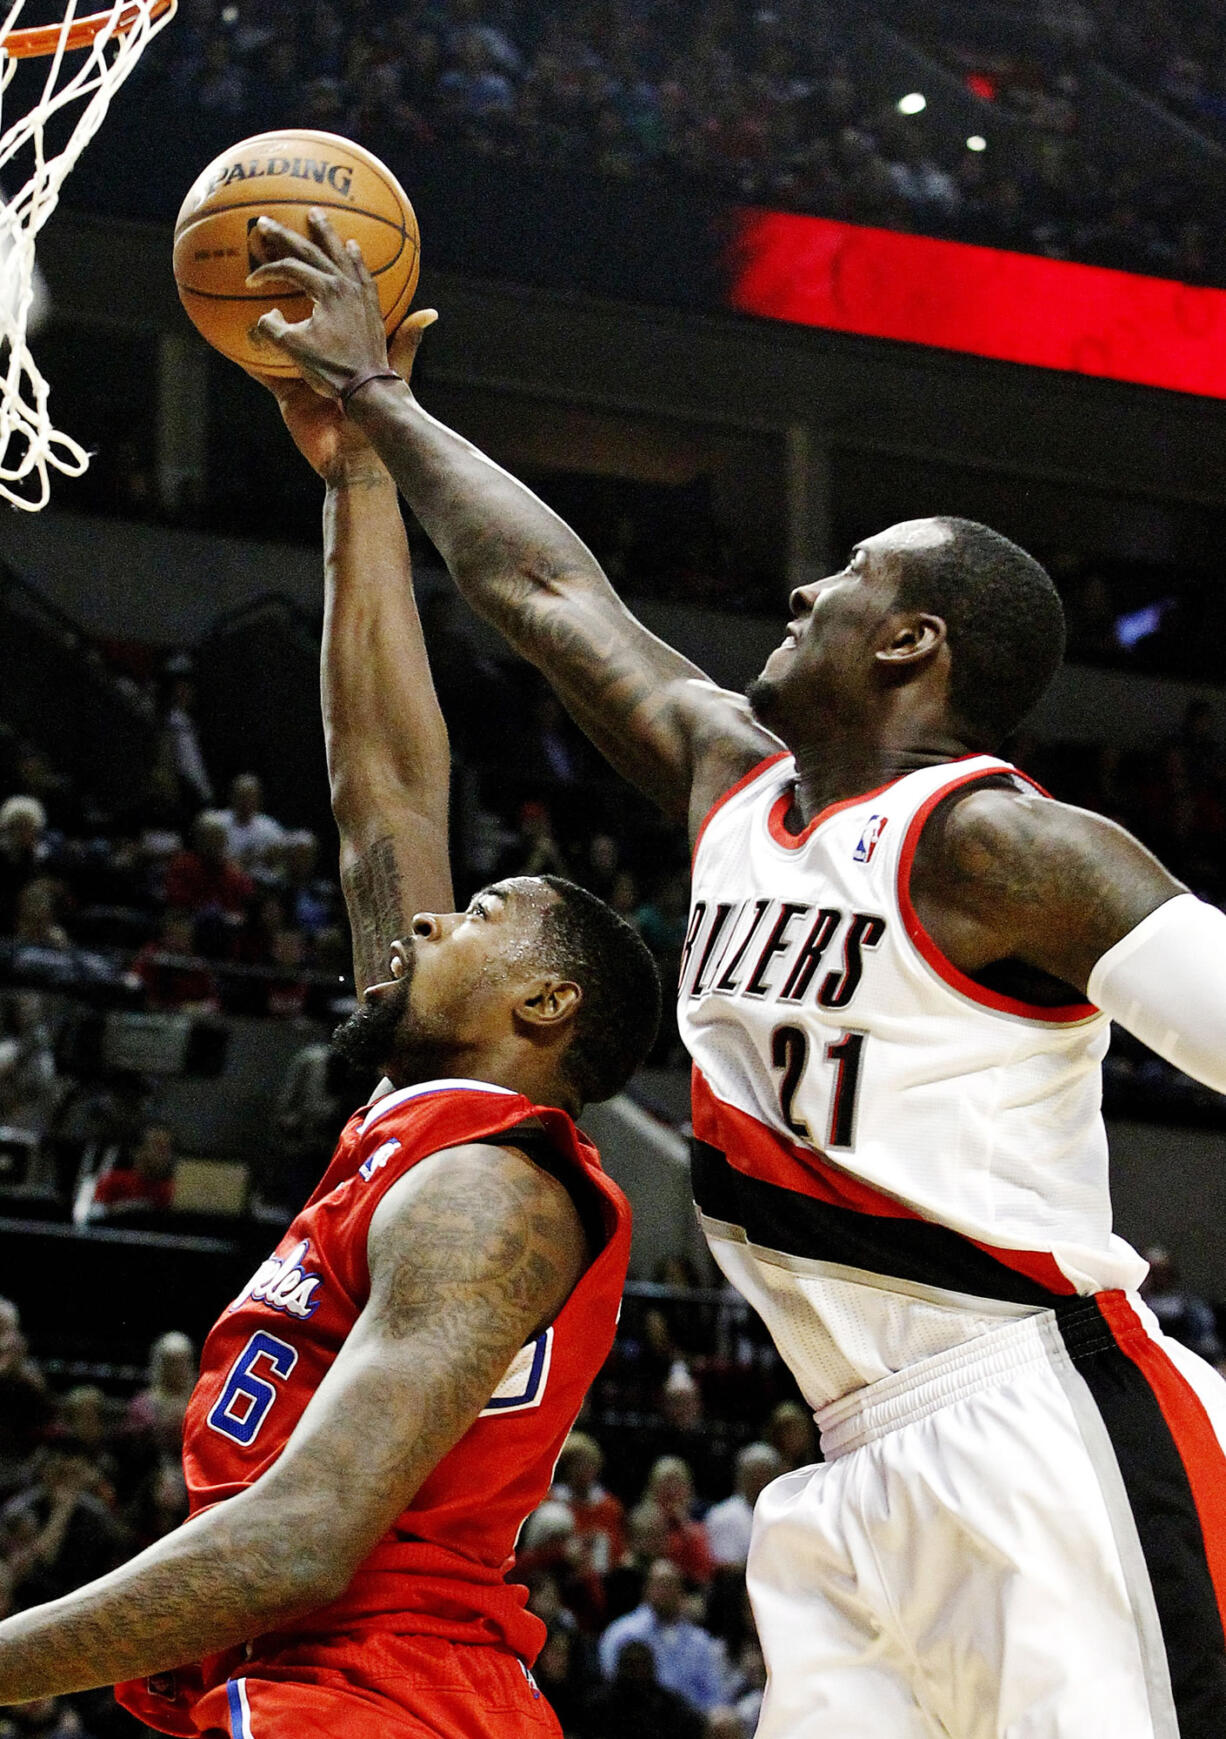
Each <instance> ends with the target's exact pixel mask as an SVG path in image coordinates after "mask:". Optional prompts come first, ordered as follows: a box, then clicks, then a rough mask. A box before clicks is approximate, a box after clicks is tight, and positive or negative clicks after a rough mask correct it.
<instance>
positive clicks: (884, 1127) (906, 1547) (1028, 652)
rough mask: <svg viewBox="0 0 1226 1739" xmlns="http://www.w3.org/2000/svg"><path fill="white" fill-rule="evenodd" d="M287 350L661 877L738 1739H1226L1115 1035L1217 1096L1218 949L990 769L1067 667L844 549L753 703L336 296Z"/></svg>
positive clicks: (1190, 1419) (1222, 1082) (313, 247)
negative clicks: (746, 1302) (680, 899)
mask: <svg viewBox="0 0 1226 1739" xmlns="http://www.w3.org/2000/svg"><path fill="white" fill-rule="evenodd" d="M267 236H268V240H269V242H270V243H271V244H272V245H273V246H275V247H276V248H278V249H283V250H284V251H285V254H286V255H287V256H288V257H287V258H283V259H281V260H279V261H278V267H277V269H278V275H279V276H285V277H290V278H293V279H294V280H295V281H297V282H298V283H299V284H301V286H302V287H303V288H304V289H305V290H306V291H307V292H308V293H309V294H311V296H312V297H313V298H314V302H315V311H314V313H313V315H312V317H311V318H310V319H309V320H307V321H305V322H303V323H301V324H300V325H299V326H297V327H294V328H286V327H285V323H284V322H283V321H282V320H281V319H280V317H279V316H275V315H273V316H267V317H266V319H267V320H268V321H269V323H270V329H271V330H273V331H275V332H276V334H277V336H278V337H279V338H280V339H281V341H282V342H283V344H284V346H285V348H286V349H287V350H288V351H290V353H291V354H293V355H294V356H295V358H296V359H297V360H298V362H299V364H300V366H301V367H302V369H303V372H304V374H306V376H307V378H308V379H309V380H310V381H311V382H312V384H313V385H315V386H316V388H317V390H319V391H321V392H324V393H326V394H330V395H332V396H334V397H341V398H342V399H343V401H344V402H346V403H347V406H348V411H349V415H350V416H351V417H353V418H354V419H355V421H357V422H358V423H359V424H360V425H361V427H362V429H363V430H364V432H365V433H366V435H367V436H368V438H369V439H370V440H371V441H372V442H373V444H374V445H375V447H376V448H377V449H378V451H379V452H380V454H381V456H382V457H383V459H384V460H385V462H386V463H387V465H388V466H389V468H390V469H391V471H392V472H393V474H394V475H395V477H396V479H397V481H398V483H399V484H400V486H401V489H402V491H403V493H404V494H405V496H406V497H407V499H408V501H409V503H410V505H411V506H412V508H413V509H414V511H415V512H416V514H417V516H418V518H419V519H420V520H421V522H422V524H423V526H424V527H425V529H426V531H427V532H428V533H429V535H430V537H431V538H432V539H433V541H434V543H435V545H436V547H437V548H438V549H439V551H440V552H441V554H442V555H443V557H444V559H445V560H446V561H447V564H448V566H449V567H450V569H451V571H452V573H453V575H454V576H455V578H456V580H457V582H458V584H459V586H460V588H461V590H462V591H463V592H464V594H465V595H466V596H467V597H468V598H469V600H470V601H471V602H472V603H473V604H474V605H475V607H476V608H477V609H478V610H480V611H481V612H482V613H483V614H484V615H485V616H487V617H488V618H489V619H490V620H491V621H493V622H494V623H495V624H496V625H497V626H498V627H499V628H500V629H501V630H502V631H503V632H504V633H505V634H506V635H507V637H508V638H509V639H510V640H511V641H512V642H513V643H514V644H515V645H516V646H517V647H518V648H519V649H520V650H521V651H522V652H523V653H524V654H525V655H526V656H527V657H528V658H530V659H531V660H532V661H533V662H534V663H536V664H537V665H539V666H540V668H541V669H542V670H543V671H544V672H545V673H546V675H547V676H548V677H549V679H550V680H551V682H552V683H553V685H554V687H555V688H556V689H557V691H558V693H559V695H560V696H561V697H562V699H563V700H564V701H565V703H566V705H567V706H568V708H569V709H570V711H571V712H572V713H573V715H574V716H575V718H576V719H577V720H578V721H579V723H580V724H581V725H582V726H583V728H584V729H585V730H586V731H587V732H588V734H589V735H590V736H591V737H592V738H593V740H594V741H595V742H596V743H597V745H598V746H599V747H600V748H601V749H602V750H603V751H604V752H605V754H606V755H607V756H608V758H609V759H610V761H611V762H612V763H613V764H614V766H616V767H618V768H619V769H620V770H621V771H622V772H623V773H625V774H626V776H627V777H628V778H630V779H631V780H632V781H633V782H634V783H636V784H637V785H638V786H639V787H640V788H641V789H642V790H644V791H646V792H647V793H648V794H649V795H651V796H652V797H653V798H655V799H656V800H657V801H658V802H659V803H660V805H661V807H662V808H663V809H664V810H665V811H666V812H667V813H670V814H673V815H677V816H679V817H680V816H687V817H688V819H689V822H690V827H691V833H692V836H693V837H694V840H695V857H694V905H693V909H692V914H691V920H690V928H689V934H688V938H687V941H686V947H685V955H684V964H683V968H682V974H681V984H680V995H681V1014H680V1018H681V1025H682V1031H683V1033H684V1035H685V1038H686V1041H687V1044H688V1045H689V1047H690V1049H691V1052H692V1054H693V1056H694V1059H695V1063H696V1070H695V1096H694V1127H695V1133H696V1136H697V1138H698V1139H697V1143H696V1158H695V1169H694V1185H695V1197H696V1200H697V1203H698V1206H699V1209H700V1212H701V1215H702V1219H703V1223H704V1226H705V1228H706V1231H707V1234H708V1237H709V1239H710V1241H711V1247H712V1250H713V1252H714V1254H715V1257H716V1259H717V1261H718V1262H719V1263H720V1265H721V1267H722V1268H723V1269H724V1271H725V1273H726V1274H728V1275H729V1277H730V1278H731V1279H732V1280H733V1281H734V1282H735V1283H736V1285H737V1286H738V1287H740V1289H741V1290H742V1291H743V1292H744V1293H745V1295H746V1297H748V1298H749V1299H750V1300H751V1301H752V1302H753V1304H754V1305H755V1306H756V1307H757V1308H758V1310H759V1311H760V1312H761V1313H762V1315H763V1317H764V1319H765V1320H766V1322H767V1323H768V1325H769V1327H770V1329H771V1331H772V1333H773V1335H774V1337H775V1339H776V1342H777V1344H778V1346H779V1348H780V1351H781V1352H782V1354H783V1356H784V1358H785V1359H786V1360H787V1362H788V1364H789V1365H790V1367H791V1369H792V1370H793V1372H794V1373H795V1375H796V1377H797V1380H798V1382H799V1383H800V1386H801V1388H802V1389H803V1391H804V1393H805V1395H806V1397H807V1398H808V1400H809V1402H810V1404H811V1405H812V1407H813V1408H814V1411H815V1413H816V1415H817V1418H818V1422H819V1425H820V1427H821V1432H822V1447H823V1451H824V1454H825V1457H826V1459H825V1461H824V1463H823V1464H822V1465H821V1466H819V1467H816V1468H809V1469H802V1470H800V1471H799V1472H796V1473H791V1474H787V1475H785V1476H784V1477H783V1478H782V1479H780V1480H778V1481H776V1482H775V1483H774V1484H773V1485H771V1486H770V1487H768V1488H767V1490H766V1492H765V1493H764V1494H763V1497H762V1498H761V1500H760V1502H759V1507H758V1517H757V1521H756V1524H755V1537H754V1544H753V1547H752V1550H751V1555H750V1564H749V1580H750V1589H751V1593H752V1595H753V1599H754V1609H755V1613H756V1616H757V1620H758V1624H759V1628H760V1631H761V1634H762V1639H763V1645H764V1648H765V1650H766V1654H767V1661H768V1666H769V1669H770V1683H769V1686H768V1690H767V1695H766V1700H765V1705H764V1709H763V1715H762V1722H761V1726H760V1728H759V1734H760V1736H761V1739H836V1736H837V1739H869V1736H870V1735H871V1739H934V1736H938V1735H939V1736H944V1739H1107V1736H1108V1735H1109V1736H1110V1739H1210V1736H1212V1739H1221V1735H1222V1734H1223V1733H1226V1641H1224V1633H1223V1613H1224V1612H1226V1457H1224V1455H1223V1449H1222V1444H1223V1442H1224V1441H1226V1384H1223V1383H1222V1381H1221V1380H1220V1379H1219V1378H1218V1377H1217V1376H1216V1374H1215V1373H1214V1372H1213V1371H1212V1370H1210V1368H1209V1367H1208V1366H1207V1365H1205V1364H1203V1363H1202V1362H1201V1361H1199V1360H1197V1359H1195V1358H1194V1357H1193V1356H1192V1355H1191V1354H1189V1353H1187V1352H1185V1351H1184V1349H1182V1348H1181V1347H1179V1346H1177V1345H1175V1344H1174V1343H1171V1342H1169V1341H1167V1340H1165V1339H1164V1338H1163V1336H1162V1335H1161V1333H1160V1331H1159V1329H1158V1326H1157V1324H1156V1322H1155V1321H1154V1319H1153V1317H1152V1316H1151V1315H1150V1313H1149V1312H1148V1311H1147V1310H1146V1308H1145V1306H1144V1305H1143V1304H1142V1303H1141V1302H1140V1300H1139V1299H1138V1297H1137V1295H1136V1290H1135V1289H1136V1287H1137V1285H1138V1283H1139V1282H1140V1280H1141V1278H1142V1276H1143V1274H1144V1271H1145V1269H1144V1264H1143V1263H1142V1262H1141V1260H1140V1258H1139V1257H1137V1256H1136V1254H1135V1253H1134V1252H1133V1251H1132V1250H1130V1249H1129V1248H1128V1247H1127V1246H1126V1245H1124V1244H1123V1243H1122V1242H1121V1241H1120V1240H1118V1239H1117V1238H1115V1237H1114V1236H1113V1234H1112V1232H1111V1209H1110V1199H1109V1194H1108V1187H1107V1155H1106V1142H1105V1138H1104V1133H1103V1127H1102V1122H1101V1118H1100V1114H1099V1096H1100V1080H1099V1064H1100V1062H1101V1059H1102V1055H1103V1052H1104V1051H1105V1049H1106V1046H1107V1040H1108V1017H1109V1016H1110V1017H1112V1018H1115V1019H1117V1020H1119V1021H1120V1022H1121V1023H1122V1024H1123V1025H1125V1026H1126V1027H1128V1028H1129V1030H1130V1031H1132V1032H1133V1033H1135V1034H1136V1035H1137V1036H1138V1037H1140V1038H1141V1039H1143V1040H1144V1041H1145V1042H1146V1043H1148V1044H1150V1045H1152V1046H1153V1048H1154V1049H1155V1050H1157V1051H1159V1052H1160V1053H1161V1054H1162V1055H1163V1056H1165V1057H1167V1058H1168V1059H1170V1060H1171V1061H1172V1062H1174V1063H1176V1064H1178V1066H1179V1067H1181V1068H1183V1069H1185V1070H1187V1071H1188V1072H1189V1073H1190V1074H1192V1075H1194V1076H1195V1077H1196V1078H1197V1079H1198V1080H1201V1081H1204V1082H1206V1083H1208V1084H1209V1085H1211V1086H1213V1087H1215V1088H1216V1089H1217V1090H1218V1091H1226V916H1224V915H1223V914H1222V913H1220V912H1217V911H1216V910H1214V909H1213V908H1210V907H1208V906H1206V905H1204V904H1202V902H1200V901H1198V900H1196V899H1194V898H1193V897H1192V896H1191V895H1189V894H1188V893H1187V891H1186V889H1184V888H1183V887H1182V886H1181V885H1180V884H1179V883H1178V882H1177V881H1175V880H1174V879H1173V878H1172V877H1171V876H1170V875H1168V874H1167V872H1166V871H1165V870H1164V869H1163V868H1162V866H1161V865H1160V864H1159V863H1158V862H1157V861H1156V860H1155V859H1154V858H1153V857H1152V856H1151V855H1150V854H1149V853H1148V852H1147V851H1145V850H1144V849H1143V848H1142V847H1141V846H1140V845H1139V844H1138V843H1137V842H1136V841H1135V840H1134V839H1132V838H1131V837H1130V836H1129V835H1128V834H1126V833H1125V832H1124V831H1123V830H1122V829H1120V828H1119V827H1116V826H1115V825H1114V824H1112V823H1111V822H1108V821H1106V820H1104V819H1103V818H1101V817H1099V816H1095V815H1090V814H1087V813H1085V812H1083V811H1078V810H1074V809H1070V808H1068V807H1067V806H1065V805H1063V804H1060V803H1056V802H1053V801H1052V800H1050V799H1049V798H1047V797H1045V796H1044V795H1043V794H1042V793H1041V792H1039V791H1038V790H1037V788H1036V787H1034V786H1033V784H1032V782H1031V781H1029V780H1028V779H1026V778H1025V777H1024V776H1023V775H1021V774H1019V773H1018V772H1017V771H1016V770H1015V769H1014V768H1012V767H1010V766H1009V765H1008V763H1006V762H1004V761H1001V760H999V759H997V758H996V757H995V756H994V754H993V753H992V750H993V749H994V747H995V746H996V745H997V744H998V743H999V742H1000V741H1002V740H1003V738H1004V737H1005V736H1006V735H1007V734H1008V732H1009V731H1010V730H1011V729H1012V728H1013V727H1014V726H1015V725H1016V724H1017V723H1018V721H1019V720H1020V719H1021V718H1022V717H1023V716H1024V714H1025V713H1026V712H1027V711H1028V709H1029V708H1030V706H1031V705H1033V703H1034V701H1035V700H1037V698H1038V697H1039V695H1040V694H1041V693H1042V692H1043V690H1044V689H1045V688H1046V686H1047V684H1048V682H1049V681H1050V679H1051V676H1052V674H1053V673H1054V671H1055V669H1056V667H1057V665H1058V663H1059V660H1060V657H1061V655H1062V651H1063V623H1062V617H1061V612H1060V606H1059V600H1058V598H1057V596H1056V593H1055V591H1054V588H1053V587H1052V585H1051V582H1050V580H1049V579H1048V577H1047V575H1046V574H1045V573H1044V572H1043V570H1042V568H1040V567H1039V566H1038V564H1037V563H1035V562H1034V561H1032V560H1031V558H1030V557H1029V556H1027V555H1026V554H1025V553H1024V552H1023V551H1021V550H1020V549H1018V548H1017V547H1016V546H1015V545H1013V544H1011V543H1009V542H1008V540H1006V539H1004V538H1002V537H1000V536H998V534H996V533H994V532H991V531H989V530H987V529H986V528H985V527H982V526H976V525H973V524H969V523H968V522H965V521H961V520H951V519H929V520H919V521H912V522H909V523H907V524H905V525H900V526H894V527H892V528H890V529H889V530H888V531H885V532H882V533H880V534H878V535H877V536H875V537H871V538H867V539H865V541H864V542H863V543H862V544H860V545H859V546H858V547H857V548H856V550H855V551H854V552H853V553H852V556H851V559H850V560H849V562H848V564H847V566H846V567H845V568H844V569H842V570H841V571H840V572H839V573H837V574H832V575H831V576H830V577H829V578H828V579H825V580H822V581H819V582H815V583H814V584H812V585H808V586H802V587H800V588H799V589H798V590H797V591H795V592H794V593H793V594H792V600H791V607H792V618H793V619H792V622H791V624H790V626H789V628H788V631H787V634H786V636H785V638H784V641H783V644H782V645H781V646H780V647H779V648H778V649H777V650H776V651H775V652H774V653H772V655H771V657H770V659H769V660H768V662H767V665H766V667H765V669H764V671H763V673H762V676H761V677H760V678H758V679H757V681H755V682H754V683H753V684H751V686H750V689H749V692H748V703H747V702H746V701H745V700H742V699H740V698H739V697H737V696H734V695H731V694H728V693H725V692H723V691H721V690H719V689H717V688H716V687H715V686H714V685H713V684H711V683H709V682H708V681H707V680H706V679H705V678H704V677H703V675H702V672H701V671H699V670H697V669H696V668H695V667H694V666H693V665H692V664H690V663H689V662H688V661H687V660H686V659H684V658H682V657H681V656H680V655H679V654H678V653H676V652H674V651H672V650H671V649H670V648H669V647H667V646H665V645H663V644H662V643H661V642H660V641H659V640H657V639H656V638H655V637H654V636H652V635H650V634H649V633H647V631H646V630H645V629H644V628H643V627H642V626H641V625H640V624H639V623H638V622H636V621H635V620H634V618H633V617H632V616H630V615H629V613H628V612H627V611H626V610H625V609H624V607H623V606H622V605H621V603H620V602H619V601H618V599H617V598H616V597H615V595H614V594H613V592H612V590H611V588H610V587H609V585H608V583H607V581H606V580H605V577H604V575H603V574H602V572H601V570H600V568H599V566H598V565H597V563H596V562H595V560H594V559H593V557H592V556H591V554H590V553H589V552H588V550H587V549H586V548H585V547H584V546H583V545H582V544H581V543H580V541H579V540H578V539H577V538H576V537H575V536H574V535H573V534H572V533H571V532H570V531H569V530H568V528H567V527H566V526H565V525H563V523H562V522H561V521H560V520H559V519H558V518H557V517H556V516H555V515H554V514H552V513H551V512H550V511H549V509H548V508H546V507H545V506H543V505H542V504H541V503H540V502H539V501H537V500H536V498H535V497H534V496H532V495H531V494H530V492H529V491H527V490H526V489H524V488H523V487H522V486H521V485H519V484H518V483H516V482H515V481H514V479H512V478H510V477H509V476H507V475H506V473H505V472H503V471H501V470H499V469H498V468H497V467H496V466H494V465H493V464H491V463H490V461H489V460H487V459H486V458H485V457H484V456H483V455H481V454H480V453H479V452H477V451H476V449H474V448H473V447H471V446H470V445H469V444H468V443H467V442H465V441H464V440H462V439H461V438H460V437H459V436H457V435H455V434H453V433H452V432H451V431H449V430H447V429H445V428H443V427H442V426H441V425H440V424H438V423H437V422H435V421H434V420H433V419H432V418H430V417H429V416H428V415H427V414H426V413H425V412H424V411H423V410H422V409H421V407H420V405H419V404H418V403H417V400H416V399H415V397H414V395H413V393H412V392H411V391H410V389H409V387H408V386H407V385H406V384H405V383H404V382H402V381H400V380H398V379H397V378H396V377H395V376H394V375H392V374H391V372H390V371H389V370H388V369H387V364H386V352H385V350H384V346H383V335H382V326H381V323H380V320H379V317H378V309H377V304H376V301H375V298H374V294H373V289H372V286H371V283H370V279H369V275H368V274H367V272H366V270H365V267H364V266H363V264H362V261H361V258H360V256H359V255H357V254H356V253H355V252H353V251H348V252H347V251H345V250H344V249H342V248H341V247H340V246H339V244H337V243H336V242H335V240H334V238H333V237H332V235H331V232H330V231H329V230H328V229H327V226H326V224H323V223H320V222H318V221H317V222H316V223H315V231H314V240H313V241H309V242H303V241H300V240H297V239H295V238H293V237H292V236H290V235H289V234H288V232H285V231H277V230H275V228H274V229H270V230H269V231H268V232H267Z"/></svg>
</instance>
